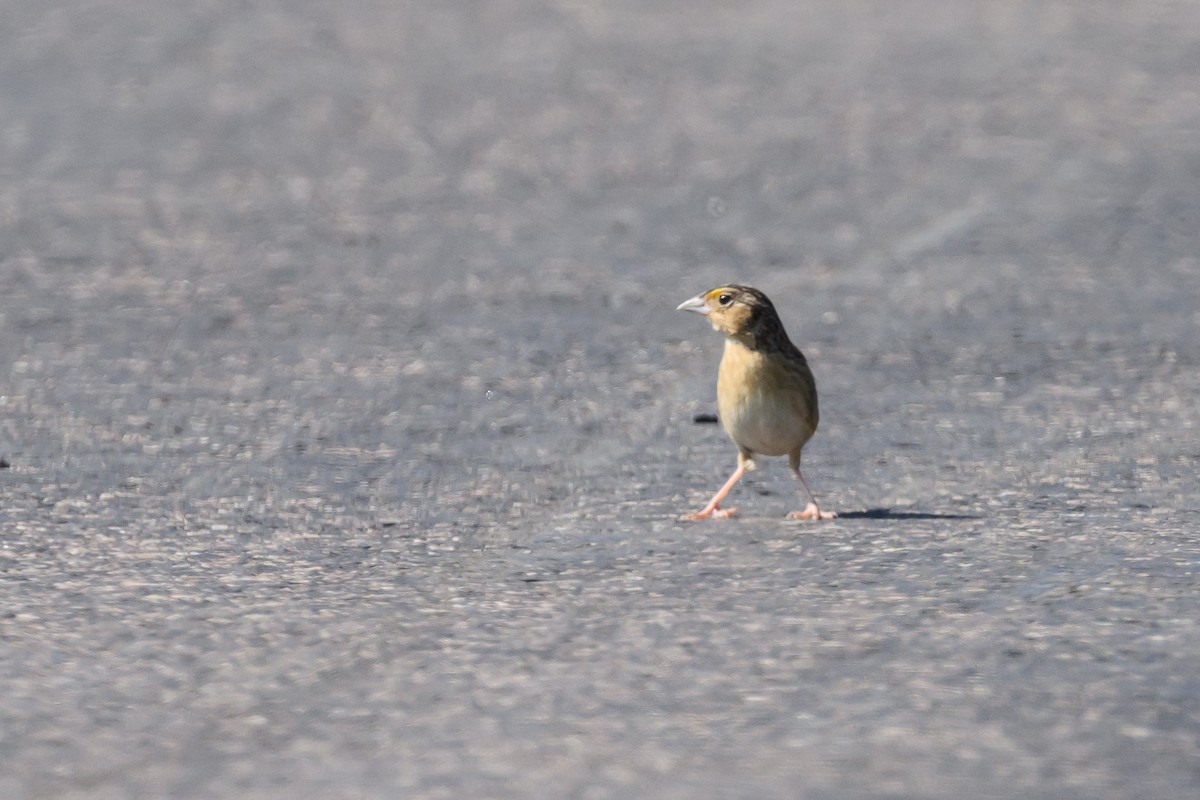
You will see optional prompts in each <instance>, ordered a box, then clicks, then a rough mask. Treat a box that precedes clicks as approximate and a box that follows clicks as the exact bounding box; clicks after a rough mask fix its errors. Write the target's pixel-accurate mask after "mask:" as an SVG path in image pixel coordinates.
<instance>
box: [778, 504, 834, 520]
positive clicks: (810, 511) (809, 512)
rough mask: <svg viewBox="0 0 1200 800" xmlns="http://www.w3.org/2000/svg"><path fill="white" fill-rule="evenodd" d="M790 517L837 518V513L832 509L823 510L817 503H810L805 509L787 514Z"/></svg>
mask: <svg viewBox="0 0 1200 800" xmlns="http://www.w3.org/2000/svg"><path fill="white" fill-rule="evenodd" d="M787 518H788V519H836V518H837V514H835V513H834V512H832V511H822V510H821V509H819V508H817V504H816V503H809V504H808V505H807V506H805V508H804V510H803V511H793V512H792V513H790V514H788V515H787Z"/></svg>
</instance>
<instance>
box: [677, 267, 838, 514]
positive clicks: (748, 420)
mask: <svg viewBox="0 0 1200 800" xmlns="http://www.w3.org/2000/svg"><path fill="white" fill-rule="evenodd" d="M676 310H677V311H694V312H696V313H697V314H703V315H704V316H705V317H707V318H708V321H709V322H710V323H711V324H712V326H713V330H715V331H718V332H719V333H722V334H724V335H725V354H724V355H723V356H722V358H721V367H720V369H719V370H718V371H717V412H718V414H719V417H720V420H721V425H722V426H723V427H724V428H725V432H726V433H728V434H729V438H730V439H732V440H733V443H734V444H735V445H737V449H738V463H737V469H735V470H734V471H733V474H732V475H730V476H729V480H727V481H726V482H725V485H724V486H722V487H721V488H720V489H719V490H718V491H717V493H716V494H715V495H713V498H712V499H711V500H709V501H708V505H706V506H705V507H704V508H702V509H700V510H699V511H697V512H696V513H694V514H687V515H686V516H685V518H686V519H706V518H708V517H728V516H730V515H731V514H733V513H734V512H735V511H736V510H737V509H734V508H721V501H722V500H724V499H725V495H727V494H729V490H730V489H732V488H733V487H734V484H736V483H737V482H738V481H739V480H741V478H742V476H743V475H745V474H746V473H747V472H748V471H751V470H753V469H755V464H754V456H756V455H765V456H782V455H786V456H787V457H788V465H789V466H790V467H791V470H792V474H793V475H795V476H796V478H797V479H799V481H800V485H801V486H803V487H804V490H805V491H806V492H807V493H808V505H807V506H806V507H805V509H804V510H803V511H793V512H792V513H791V514H788V519H832V518H833V517H836V516H837V514H834V513H832V512H829V511H822V510H821V509H820V508H818V507H817V499H816V497H814V496H813V493H812V490H811V489H809V488H808V482H807V481H806V480H804V476H803V475H801V474H800V449H801V448H802V447H804V444H805V443H806V442H807V441H808V440H809V439H811V438H812V435H813V434H814V433H815V432H816V430H817V420H818V417H819V414H818V411H817V383H816V381H815V380H814V379H813V374H812V370H810V369H809V368H808V361H806V360H805V358H804V354H803V353H801V352H800V350H799V349H798V348H797V347H796V345H794V344H792V340H791V339H789V338H788V335H787V332H786V331H785V330H784V329H783V323H782V322H780V321H779V314H778V313H776V311H775V306H774V305H773V304H772V303H771V301H770V300H769V299H768V298H767V296H766V295H765V294H763V293H762V292H760V291H759V290H758V289H755V288H753V287H750V286H741V285H739V284H729V285H727V286H718V287H717V288H715V289H710V290H709V291H707V292H705V293H703V294H700V295H697V296H696V297H693V298H692V299H691V300H686V301H684V302H683V303H680V304H679V307H678V308H677V309H676Z"/></svg>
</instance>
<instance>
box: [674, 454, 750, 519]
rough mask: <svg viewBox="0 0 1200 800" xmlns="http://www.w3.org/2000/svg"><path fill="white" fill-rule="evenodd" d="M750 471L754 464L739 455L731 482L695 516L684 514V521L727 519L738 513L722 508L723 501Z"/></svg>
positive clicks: (730, 477)
mask: <svg viewBox="0 0 1200 800" xmlns="http://www.w3.org/2000/svg"><path fill="white" fill-rule="evenodd" d="M749 469H754V462H753V461H751V460H750V459H748V458H746V457H744V456H743V455H742V454H741V453H738V465H737V469H735V470H734V471H733V474H732V475H730V476H729V480H727V481H725V485H724V486H722V487H721V488H720V489H718V490H717V493H716V494H714V495H713V496H712V500H709V501H708V505H706V506H705V507H704V508H702V509H700V510H699V511H697V512H696V513H695V514H684V515H683V519H708V518H709V517H715V518H716V519H725V518H726V517H731V516H733V513H734V512H735V511H737V509H736V508H721V501H722V500H724V499H725V495H727V494H729V490H730V489H732V488H733V487H734V484H736V483H737V482H738V481H740V480H741V479H742V476H743V475H745V474H746V471H747V470H749Z"/></svg>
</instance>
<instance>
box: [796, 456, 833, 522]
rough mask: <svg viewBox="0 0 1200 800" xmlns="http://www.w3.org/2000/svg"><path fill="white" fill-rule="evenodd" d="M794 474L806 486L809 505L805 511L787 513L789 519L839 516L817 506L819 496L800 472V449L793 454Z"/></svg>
mask: <svg viewBox="0 0 1200 800" xmlns="http://www.w3.org/2000/svg"><path fill="white" fill-rule="evenodd" d="M791 466H792V474H793V475H795V476H796V477H797V478H799V479H800V485H801V486H803V487H804V491H806V492H808V505H807V506H805V507H804V510H803V511H793V512H792V513H790V514H788V515H787V518H788V519H834V518H835V517H837V514H835V513H834V512H832V511H822V510H821V509H820V508H818V507H817V498H816V496H815V495H814V494H813V493H812V489H810V488H808V481H806V480H804V475H802V474H801V472H800V451H799V450H797V451H796V452H794V453H792V454H791Z"/></svg>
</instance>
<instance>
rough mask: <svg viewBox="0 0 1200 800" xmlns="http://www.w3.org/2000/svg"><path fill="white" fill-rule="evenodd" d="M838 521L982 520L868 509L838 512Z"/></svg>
mask: <svg viewBox="0 0 1200 800" xmlns="http://www.w3.org/2000/svg"><path fill="white" fill-rule="evenodd" d="M838 519H894V520H905V519H982V517H980V516H979V515H978V514H929V513H926V512H924V511H892V510H891V509H890V508H868V509H867V510H866V511H839V512H838Z"/></svg>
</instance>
